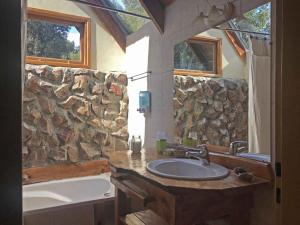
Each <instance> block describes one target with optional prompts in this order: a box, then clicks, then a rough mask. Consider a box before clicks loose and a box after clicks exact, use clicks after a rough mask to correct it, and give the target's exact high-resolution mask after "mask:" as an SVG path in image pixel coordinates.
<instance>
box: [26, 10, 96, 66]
mask: <svg viewBox="0 0 300 225" xmlns="http://www.w3.org/2000/svg"><path fill="white" fill-rule="evenodd" d="M27 18H28V19H38V20H42V21H47V22H54V23H60V24H74V25H78V24H81V25H83V26H84V29H83V32H81V33H80V60H67V59H56V58H48V57H39V56H26V63H29V64H38V65H50V66H59V67H76V68H90V67H91V57H90V55H91V19H90V18H87V17H81V16H74V15H69V14H65V13H59V12H55V11H49V10H44V9H37V8H30V7H28V8H27Z"/></svg>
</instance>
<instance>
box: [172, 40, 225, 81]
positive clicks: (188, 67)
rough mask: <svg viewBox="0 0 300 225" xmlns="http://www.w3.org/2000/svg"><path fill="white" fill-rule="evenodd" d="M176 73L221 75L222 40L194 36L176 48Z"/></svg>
mask: <svg viewBox="0 0 300 225" xmlns="http://www.w3.org/2000/svg"><path fill="white" fill-rule="evenodd" d="M174 68H175V74H178V75H184V73H187V74H191V73H194V74H198V75H220V74H221V40H219V39H213V38H207V37H199V36H197V37H194V38H191V39H189V40H187V41H184V42H181V43H179V44H177V45H176V46H175V48H174Z"/></svg>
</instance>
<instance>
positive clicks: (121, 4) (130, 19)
mask: <svg viewBox="0 0 300 225" xmlns="http://www.w3.org/2000/svg"><path fill="white" fill-rule="evenodd" d="M105 1H106V2H107V3H108V4H109V5H111V6H113V7H114V8H116V9H121V10H124V11H128V12H132V13H136V14H139V15H143V16H148V14H147V12H146V11H145V9H144V8H143V7H142V5H141V4H140V2H139V1H138V0H105ZM116 17H117V18H118V19H119V21H120V22H121V23H122V25H123V26H124V28H125V29H126V30H127V32H128V34H130V33H133V32H135V31H137V30H139V29H140V28H141V27H142V26H144V25H145V24H146V23H147V22H148V21H149V20H147V19H143V18H139V17H135V16H130V15H126V14H123V13H118V14H116Z"/></svg>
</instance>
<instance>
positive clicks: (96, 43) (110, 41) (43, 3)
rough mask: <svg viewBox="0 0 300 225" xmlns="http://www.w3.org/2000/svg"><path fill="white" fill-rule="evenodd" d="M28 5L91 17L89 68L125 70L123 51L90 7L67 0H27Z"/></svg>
mask: <svg viewBox="0 0 300 225" xmlns="http://www.w3.org/2000/svg"><path fill="white" fill-rule="evenodd" d="M28 7H33V8H39V9H45V10H50V11H56V12H60V13H65V14H71V15H76V16H83V17H89V18H91V69H98V70H101V71H104V72H108V71H113V70H115V71H124V70H125V52H124V51H123V50H122V49H121V47H120V46H119V45H118V43H117V42H116V40H115V39H114V38H113V36H112V35H111V34H110V33H109V32H108V31H107V30H106V29H105V27H104V26H103V24H102V22H101V21H100V20H99V19H98V18H97V15H96V14H95V13H94V12H93V11H92V9H91V8H90V7H88V6H84V5H82V4H77V3H74V2H71V1H67V0H28Z"/></svg>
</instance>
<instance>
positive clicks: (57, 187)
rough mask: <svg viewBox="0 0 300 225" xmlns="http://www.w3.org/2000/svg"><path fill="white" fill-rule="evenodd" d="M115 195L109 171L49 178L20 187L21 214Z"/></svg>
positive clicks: (93, 201) (104, 199)
mask: <svg viewBox="0 0 300 225" xmlns="http://www.w3.org/2000/svg"><path fill="white" fill-rule="evenodd" d="M113 198H114V185H113V184H111V183H110V174H109V173H104V174H101V175H98V176H89V177H81V178H71V179H64V180H57V181H49V182H43V183H37V184H30V185H24V186H23V213H24V215H32V214H37V213H41V212H49V211H51V210H58V209H64V208H66V207H74V206H79V205H87V204H90V205H92V204H96V203H100V202H103V201H108V200H112V199H113Z"/></svg>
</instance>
